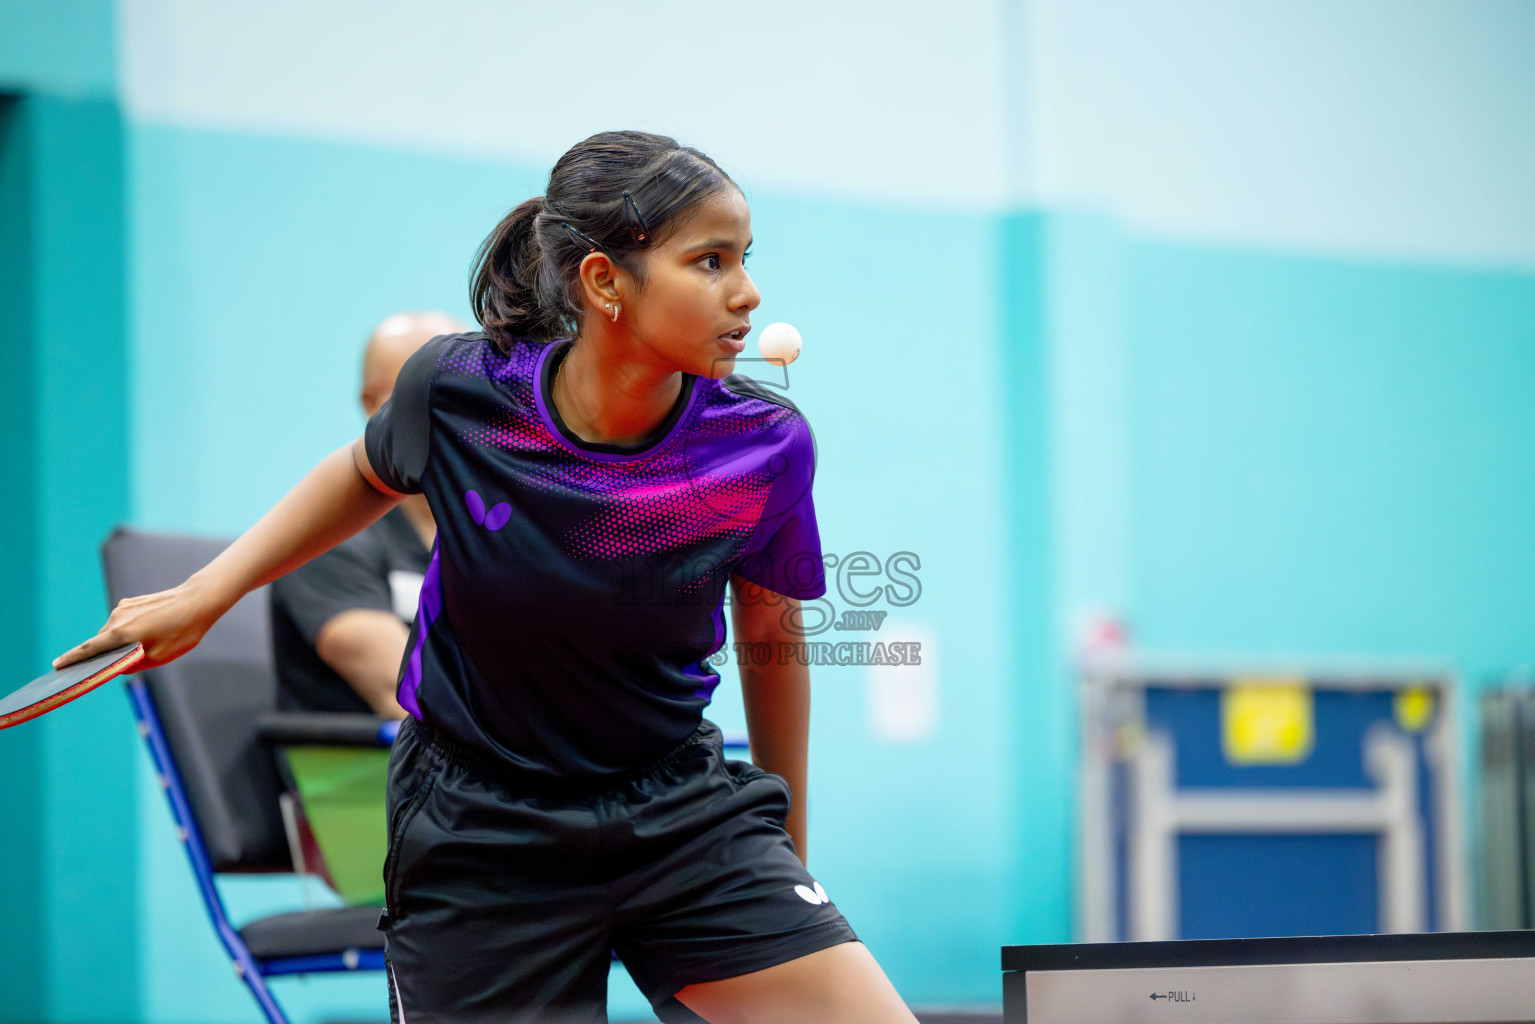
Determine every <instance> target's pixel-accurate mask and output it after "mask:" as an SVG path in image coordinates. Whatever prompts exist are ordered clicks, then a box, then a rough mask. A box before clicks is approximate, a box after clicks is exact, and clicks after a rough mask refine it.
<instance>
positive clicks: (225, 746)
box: [102, 528, 384, 1024]
mask: <svg viewBox="0 0 1535 1024" xmlns="http://www.w3.org/2000/svg"><path fill="white" fill-rule="evenodd" d="M226 543H227V542H225V541H221V540H211V539H204V538H193V537H185V536H177V535H171V534H153V533H143V532H139V531H136V530H130V529H125V528H119V529H118V530H117V531H115V532H114V533H113V534H112V536H111V537H109V538H108V539H107V541H106V543H105V544H104V545H102V561H103V564H104V567H105V570H106V577H107V593H108V596H109V599H110V600H111V601H112V603H113V604H116V602H117V601H119V600H120V599H122V598H124V597H127V596H130V595H134V594H146V593H151V592H153V591H157V590H164V589H167V588H169V587H173V586H175V585H176V584H178V583H180V582H181V581H183V580H185V579H186V578H187V577H188V576H190V575H191V574H192V573H193V572H195V571H196V570H198V569H200V568H202V567H203V566H204V565H206V564H207V563H208V562H209V561H211V560H212V559H213V557H214V556H215V555H217V554H218V553H219V552H220V551H222V550H223V549H224V547H225V546H226ZM269 628H270V627H269V623H268V619H267V602H266V594H265V590H264V588H263V589H262V590H258V591H256V592H253V593H251V594H249V595H247V596H246V597H245V598H244V599H243V600H241V601H240V603H239V604H237V605H235V607H234V608H233V609H231V610H230V611H229V613H228V614H227V615H225V616H224V617H223V618H222V619H220V620H219V622H218V624H217V625H215V626H214V627H213V629H211V630H210V631H209V632H208V635H207V636H206V637H204V638H203V641H202V643H201V644H199V645H198V646H197V647H196V648H194V649H193V650H192V651H191V652H189V653H188V654H186V655H185V656H183V657H182V658H180V659H178V660H176V661H174V662H172V663H171V664H169V665H165V666H162V667H160V668H157V669H151V670H149V671H148V672H144V673H142V674H141V675H138V676H135V677H133V678H131V679H129V680H128V684H127V687H128V697H129V700H130V701H131V703H132V705H133V713H134V716H135V717H136V718H137V719H138V726H139V734H140V735H141V736H143V738H144V741H145V743H146V744H147V745H148V747H149V754H150V757H151V759H152V760H153V762H154V766H155V771H156V772H157V773H158V775H159V778H160V785H161V788H162V789H164V790H165V794H166V798H167V799H168V800H169V801H170V808H171V816H172V818H174V820H175V822H176V828H177V832H178V834H179V836H180V839H181V842H182V846H183V847H184V848H185V850H186V852H187V859H188V861H189V862H190V863H191V867H192V874H193V876H194V877H195V878H196V880H197V888H198V892H199V893H200V894H201V896H202V899H203V905H204V907H205V908H206V909H207V912H208V916H209V918H210V919H211V921H212V923H213V928H214V931H215V933H216V934H217V935H218V939H219V942H220V943H221V944H222V945H223V947H224V950H225V952H226V953H227V954H228V956H229V958H230V960H231V961H232V963H233V964H234V969H235V973H236V974H238V975H239V977H240V978H241V980H242V981H244V982H245V984H246V986H247V987H248V988H249V989H250V991H251V994H252V995H253V996H255V998H256V1003H257V1004H258V1005H259V1006H260V1007H261V1010H262V1012H263V1013H264V1014H265V1015H266V1018H267V1020H268V1021H269V1022H271V1024H288V1018H287V1017H286V1016H285V1015H284V1014H283V1011H282V1008H281V1007H280V1006H279V1005H278V1003H277V1000H276V999H275V998H274V997H273V995H272V993H271V990H270V988H269V987H268V985H267V981H268V979H270V978H274V977H278V976H281V975H287V974H316V973H325V972H330V971H356V970H382V969H383V967H384V937H383V934H382V933H380V932H379V931H378V930H377V923H378V917H379V913H380V908H378V907H367V906H361V907H341V908H337V909H323V910H313V911H300V912H296V913H286V914H277V915H274V916H270V917H263V918H260V919H258V920H255V921H251V922H250V923H248V924H246V925H245V926H244V927H243V928H239V929H237V928H235V927H234V925H233V924H232V923H231V922H230V920H229V916H228V914H227V912H226V911H225V908H224V901H223V899H222V898H221V897H220V895H219V891H218V887H217V885H216V883H215V877H216V875H220V874H249V873H272V872H280V873H286V872H291V871H293V870H294V865H293V859H292V856H291V854H290V848H289V843H288V836H287V833H286V832H285V830H284V827H283V820H282V814H281V811H280V805H279V795H280V792H281V789H282V786H281V783H280V782H279V779H278V775H277V771H276V768H275V767H274V765H273V759H272V755H271V753H270V751H269V750H268V749H267V748H266V747H264V746H263V745H262V743H261V742H260V741H259V740H258V738H257V730H258V722H259V720H260V719H261V717H262V716H263V714H266V713H270V712H273V711H275V710H276V686H277V684H276V678H275V675H274V673H273V669H272V655H271V642H270V632H269Z"/></svg>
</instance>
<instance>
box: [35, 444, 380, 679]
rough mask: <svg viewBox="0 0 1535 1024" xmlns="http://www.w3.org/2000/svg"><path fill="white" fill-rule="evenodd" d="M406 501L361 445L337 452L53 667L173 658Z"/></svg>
mask: <svg viewBox="0 0 1535 1024" xmlns="http://www.w3.org/2000/svg"><path fill="white" fill-rule="evenodd" d="M400 498H401V495H398V494H395V493H394V492H393V491H390V490H389V488H387V487H385V486H384V485H383V484H382V483H380V482H379V481H378V477H377V475H376V474H375V473H374V472H373V469H372V466H371V465H370V464H369V463H368V456H367V453H366V452H365V451H364V450H363V445H362V441H361V440H358V441H357V442H355V443H354V444H350V445H347V446H346V447H345V448H341V449H338V450H337V451H334V452H332V453H331V454H330V455H327V456H326V457H325V458H324V460H322V461H321V462H320V464H319V465H318V466H316V467H315V468H314V469H312V470H310V472H309V474H308V475H307V476H305V477H304V479H302V480H300V481H299V482H298V485H297V486H296V487H294V488H293V490H291V491H289V492H288V493H287V494H286V495H284V497H283V499H282V500H281V501H279V502H278V503H277V504H276V505H274V506H273V507H272V510H271V511H270V512H268V513H267V514H266V515H264V516H262V517H261V518H260V519H259V520H257V522H256V525H254V526H252V527H251V528H250V529H249V530H246V531H245V533H244V534H242V535H241V536H240V538H239V539H238V540H236V541H235V542H234V543H233V544H231V545H229V547H227V548H225V549H224V551H223V552H222V553H220V554H219V556H218V557H217V558H215V559H214V560H213V561H211V562H209V563H208V564H207V565H206V566H204V567H203V568H201V569H199V570H198V571H197V572H195V573H193V574H192V575H191V577H190V578H189V579H187V581H186V582H185V583H183V584H181V585H180V586H178V587H172V588H171V589H170V590H162V591H160V592H159V593H158V594H145V595H144V596H142V597H130V598H126V599H124V600H122V601H120V602H118V605H117V607H116V608H114V609H113V610H112V614H111V616H110V617H108V619H107V623H106V625H104V626H102V627H101V631H100V632H99V633H97V634H96V635H95V636H93V637H91V638H90V639H89V640H87V641H85V643H83V644H80V645H79V646H78V647H75V648H74V649H72V650H69V651H66V652H65V653H64V654H62V655H60V656H59V657H58V658H56V659H54V662H53V667H54V668H63V667H64V666H65V665H69V664H72V663H74V662H76V661H80V660H82V659H84V658H89V657H90V656H91V655H93V654H99V653H100V652H102V651H109V650H111V649H112V648H114V647H121V646H122V645H123V644H129V643H134V642H139V643H142V644H143V645H144V653H145V654H146V656H147V657H146V658H145V660H144V661H143V662H141V663H140V667H142V668H154V667H155V666H156V665H164V664H165V663H166V662H168V661H174V660H175V659H176V658H179V657H180V656H181V655H183V654H185V653H186V652H187V651H190V650H191V649H192V648H193V647H196V646H197V643H198V641H200V640H201V639H202V638H203V634H204V633H206V632H208V630H209V629H210V628H211V627H212V626H213V624H214V623H215V622H217V621H218V619H219V616H221V615H223V614H224V613H225V612H227V611H228V610H229V609H230V608H232V607H233V606H234V604H235V602H236V601H238V600H240V598H242V597H244V596H245V595H246V594H248V593H250V592H251V591H252V590H254V589H255V588H257V587H259V586H261V585H262V584H264V583H270V582H271V581H272V580H275V579H276V578H277V577H279V576H281V575H282V574H283V573H285V572H288V571H289V570H291V569H294V568H296V567H297V566H300V565H303V564H304V563H305V562H307V561H309V559H311V558H313V557H315V556H316V555H318V554H320V553H321V552H324V551H326V550H328V549H330V548H332V547H334V546H335V545H337V544H339V543H341V542H342V541H343V540H345V539H346V538H348V537H350V536H351V535H352V534H354V533H356V532H357V531H358V530H361V529H362V528H364V527H365V526H367V525H368V524H370V523H372V522H374V521H376V520H377V519H379V518H380V517H381V516H383V514H384V513H385V512H388V511H389V510H390V509H391V508H392V507H394V505H395V503H396V502H398V501H399V500H400Z"/></svg>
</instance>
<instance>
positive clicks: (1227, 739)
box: [1221, 679, 1316, 764]
mask: <svg viewBox="0 0 1535 1024" xmlns="http://www.w3.org/2000/svg"><path fill="white" fill-rule="evenodd" d="M1315 745H1316V715H1315V711H1314V709H1313V708H1312V703H1311V687H1310V686H1307V685H1306V682H1305V680H1303V679H1233V680H1232V681H1231V684H1230V685H1229V686H1227V687H1226V689H1225V690H1223V691H1222V692H1221V749H1222V751H1224V753H1225V755H1226V760H1227V761H1229V762H1230V763H1232V764H1299V763H1300V762H1302V761H1304V760H1306V758H1308V757H1310V756H1311V749H1312V747H1313V746H1315Z"/></svg>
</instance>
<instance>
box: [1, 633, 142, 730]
mask: <svg viewBox="0 0 1535 1024" xmlns="http://www.w3.org/2000/svg"><path fill="white" fill-rule="evenodd" d="M143 660H144V645H143V644H126V645H124V646H122V647H119V648H117V649H116V650H112V651H107V652H105V653H104V654H98V655H96V656H95V657H94V658H86V659H85V660H84V661H77V662H75V663H74V664H73V665H66V666H65V667H64V668H61V669H59V670H58V671H56V672H49V673H48V674H47V675H45V676H42V677H40V678H38V679H34V680H32V681H31V682H30V683H28V684H27V685H26V686H23V687H22V688H21V689H19V690H17V691H16V692H15V693H12V694H10V695H8V696H5V697H0V729H8V728H10V727H11V726H13V725H20V724H21V723H22V722H25V721H27V720H28V719H31V718H36V717H37V716H38V715H45V714H47V713H48V712H50V711H52V710H53V709H54V708H56V707H60V706H61V705H64V704H68V703H69V702H70V701H72V700H74V699H75V698H76V697H79V696H81V695H82V694H86V693H90V692H91V691H92V690H94V689H95V688H96V687H98V686H100V685H101V684H102V683H104V682H106V681H107V680H108V679H115V678H116V677H118V676H120V675H122V674H123V673H124V672H128V671H131V670H132V669H133V667H134V666H135V665H137V664H138V663H139V662H140V661H143Z"/></svg>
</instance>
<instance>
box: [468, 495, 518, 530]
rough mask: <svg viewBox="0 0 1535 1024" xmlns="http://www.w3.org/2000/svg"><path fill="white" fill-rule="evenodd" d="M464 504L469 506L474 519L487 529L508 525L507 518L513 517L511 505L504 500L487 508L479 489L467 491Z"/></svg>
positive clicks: (496, 528) (497, 528)
mask: <svg viewBox="0 0 1535 1024" xmlns="http://www.w3.org/2000/svg"><path fill="white" fill-rule="evenodd" d="M464 504H465V505H468V506H469V515H470V516H472V517H473V518H474V521H475V522H476V523H478V524H479V525H481V526H483V527H485V529H487V530H499V529H501V527H503V526H505V525H506V523H507V520H509V519H511V518H512V506H511V505H509V504H507V503H506V502H504V501H503V502H499V503H497V504H496V505H494V506H492V507H491V508H489V509H487V508H486V507H485V499H484V498H482V497H480V494H479V492H478V491H469V492H468V493H466V494H465V495H464Z"/></svg>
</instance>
